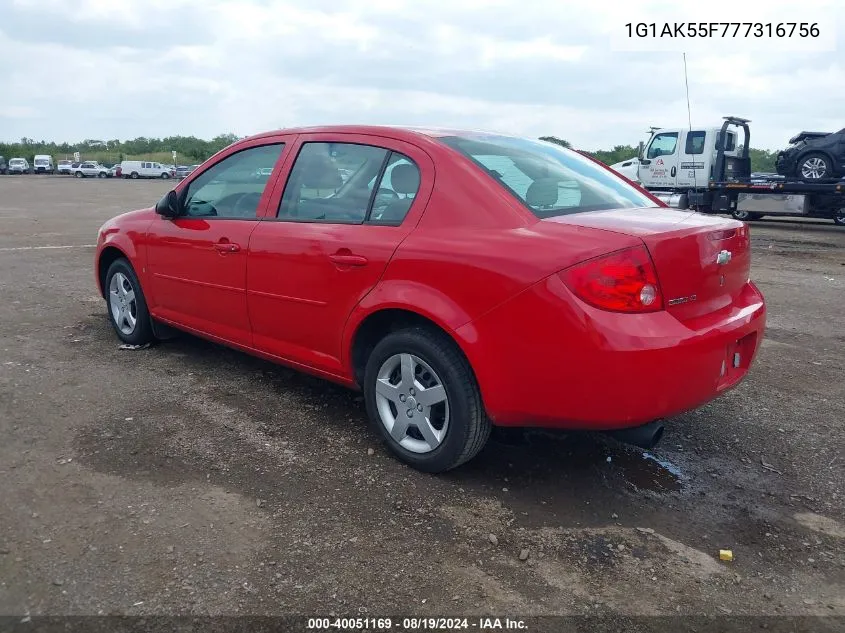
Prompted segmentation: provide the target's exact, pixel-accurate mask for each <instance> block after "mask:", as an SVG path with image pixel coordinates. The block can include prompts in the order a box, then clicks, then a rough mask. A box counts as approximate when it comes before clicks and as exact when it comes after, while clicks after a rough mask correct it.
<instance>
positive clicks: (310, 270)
mask: <svg viewBox="0 0 845 633" xmlns="http://www.w3.org/2000/svg"><path fill="white" fill-rule="evenodd" d="M749 269H750V239H749V234H748V229H747V226H746V225H745V224H743V223H741V222H737V221H735V220H732V219H727V218H721V217H716V216H712V215H703V214H699V213H694V212H691V211H682V210H677V209H672V208H669V207H666V206H665V205H664V204H662V203H661V202H659V201H657V200H656V199H654V198H653V197H651V196H650V195H649V194H648V193H646V192H645V191H643V190H642V189H639V188H637V187H636V186H634V185H632V184H630V183H629V182H628V181H626V180H624V179H622V178H621V177H619V176H617V175H616V174H615V173H613V172H612V171H610V170H609V169H607V168H605V167H604V166H602V165H600V164H597V163H595V162H594V161H591V160H590V159H589V158H587V157H584V156H582V155H580V154H578V153H577V152H573V151H569V150H567V149H564V148H562V147H559V146H557V145H553V144H549V143H545V142H542V141H534V140H529V139H523V138H514V137H509V136H501V135H495V134H487V133H475V132H463V131H454V130H417V129H403V128H388V127H360V126H347V127H341V126H338V127H321V128H308V129H292V130H282V131H278V132H272V133H267V134H261V135H257V136H253V137H250V138H247V139H244V140H241V141H239V142H237V143H235V144H234V145H232V146H230V147H227V148H226V149H224V150H223V151H221V152H219V153H218V154H217V155H215V156H214V157H213V158H211V159H210V160H208V161H207V162H206V163H205V164H203V165H201V166H200V167H199V168H198V169H197V170H196V171H194V172H193V173H192V174H191V175H190V176H189V177H188V178H186V179H185V180H183V181H182V182H181V183H180V184H179V185H177V186H176V188H175V189H174V190H173V191H171V192H169V193H168V194H167V195H166V196H165V197H164V198H162V200H161V201H159V202H158V204H157V205H156V206H155V207H154V208H149V209H142V210H139V211H132V212H130V213H126V214H124V215H121V216H118V217H116V218H114V219H112V220H110V221H108V222H106V223H105V224H104V225H103V227H102V228H101V229H100V232H99V236H98V240H97V254H96V263H95V271H96V279H97V283H98V284H99V288H100V291H101V293H102V295H103V297H104V298H105V299H106V300H107V303H108V310H109V316H110V319H111V323H112V325H113V326H114V329H115V331H116V333H117V336H118V337H119V338H120V339H121V340H122V341H124V342H126V343H130V344H142V343H147V342H150V341H152V340H154V339H155V338H164V337H165V336H166V335H167V332H168V331H172V329H174V328H175V329H177V330H182V331H186V332H190V333H193V334H196V335H199V336H202V337H205V338H208V339H211V340H212V341H216V342H219V343H222V344H225V345H229V346H232V347H234V348H237V349H240V350H243V351H245V352H249V353H251V354H255V355H257V356H261V357H263V358H266V359H269V360H272V361H276V362H279V363H284V364H286V365H289V366H292V367H295V368H298V369H301V370H303V371H307V372H311V373H313V374H316V375H319V376H322V377H325V378H327V379H329V380H333V381H336V382H338V383H341V384H343V385H347V386H349V387H353V388H358V389H361V390H362V391H363V392H364V396H365V402H366V407H367V411H368V414H369V417H370V418H371V420H372V422H373V424H374V426H375V428H376V429H377V430H378V432H379V433H380V434H381V436H382V438H383V439H384V441H385V443H386V444H387V446H388V447H390V449H391V450H392V451H393V452H394V453H395V454H396V455H397V456H398V457H399V458H400V459H402V460H403V461H405V462H406V463H408V464H410V465H412V466H414V467H416V468H419V469H421V470H425V471H429V472H442V471H445V470H448V469H450V468H454V467H456V466H458V465H460V464H462V463H464V462H466V461H468V460H469V459H471V458H472V457H473V456H474V455H476V454H477V453H478V451H479V450H481V448H482V447H483V446H484V444H485V442H486V440H487V438H488V436H489V434H490V431H491V427H492V426H493V425H498V426H503V427H507V426H511V427H514V426H521V427H528V426H535V427H555V428H567V429H583V430H601V431H610V432H615V433H616V434H617V435H618V436H619V437H621V438H622V439H624V440H627V441H630V442H632V443H635V444H638V445H640V446H652V445H654V444H655V443H656V442H657V440H658V439H659V438H660V435H661V434H662V431H663V426H662V423H661V422H660V420H662V419H664V418H666V417H668V416H673V415H676V414H679V413H681V412H683V411H687V410H689V409H693V408H695V407H698V406H700V405H702V404H704V403H706V402H708V401H710V400H712V399H714V398H716V397H717V396H719V395H720V394H721V393H723V392H724V391H725V390H726V389H729V388H731V387H733V386H735V385H737V384H738V383H739V382H740V381H741V380H742V379H743V378H744V377H745V376H746V374H747V372H748V370H749V367H750V365H751V363H752V360H753V359H754V357H755V355H756V353H757V350H758V348H759V346H760V344H761V341H762V336H763V331H764V326H765V315H766V309H765V302H764V300H763V296H762V295H761V294H760V292H759V290H758V289H757V288H756V287H755V285H754V284H753V283H752V282H751V280H750V277H749Z"/></svg>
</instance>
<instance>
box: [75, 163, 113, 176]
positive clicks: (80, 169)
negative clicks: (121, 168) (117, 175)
mask: <svg viewBox="0 0 845 633" xmlns="http://www.w3.org/2000/svg"><path fill="white" fill-rule="evenodd" d="M71 171H72V173H73V175H74V176H76V177H77V178H108V175H109V170H108V168H107V167H103V166H102V165H100V164H99V163H92V162H87V163H80V164H79V165H78V166H77V167H73V168H71Z"/></svg>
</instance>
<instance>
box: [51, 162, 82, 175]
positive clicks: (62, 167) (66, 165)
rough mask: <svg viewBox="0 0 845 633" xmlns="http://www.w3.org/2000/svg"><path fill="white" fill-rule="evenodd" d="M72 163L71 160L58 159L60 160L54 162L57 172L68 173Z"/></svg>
mask: <svg viewBox="0 0 845 633" xmlns="http://www.w3.org/2000/svg"><path fill="white" fill-rule="evenodd" d="M73 164H74V163H72V162H71V161H69V160H60V161H59V162H58V163H57V164H56V171H57V172H58V173H60V174H70V173H71V168H72V166H73ZM78 164H79V163H77V165H78Z"/></svg>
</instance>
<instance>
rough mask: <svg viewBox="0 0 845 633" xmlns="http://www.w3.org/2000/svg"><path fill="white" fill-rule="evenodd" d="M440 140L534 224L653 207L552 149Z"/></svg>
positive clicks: (487, 140)
mask: <svg viewBox="0 0 845 633" xmlns="http://www.w3.org/2000/svg"><path fill="white" fill-rule="evenodd" d="M439 140H440V141H441V142H442V143H445V144H446V145H448V146H449V147H451V148H453V149H455V150H457V151H458V152H459V153H461V154H462V155H464V156H465V157H467V158H469V159H470V160H471V161H472V162H474V163H475V164H476V165H477V166H478V167H479V168H480V169H481V170H482V171H484V172H485V173H486V174H487V175H488V176H489V177H490V179H491V180H492V181H493V182H495V183H498V185H499V186H502V187H504V188H505V189H507V190H508V191H509V192H510V193H511V194H512V195H513V196H514V197H515V198H517V200H519V201H520V202H521V203H522V204H524V205H525V206H526V207H528V209H529V210H530V211H531V212H532V213H533V214H534V215H536V216H537V217H539V218H548V217H554V216H558V215H567V214H571V213H579V212H584V211H597V210H601V209H623V208H633V207H656V206H657V204H656V203H655V202H654V201H653V200H651V199H650V198H648V197H647V196H646V195H645V194H643V193H641V192H640V191H639V190H638V189H636V188H635V187H633V186H631V185H629V184H628V183H627V182H625V181H624V180H622V179H621V178H620V177H618V176H616V175H615V174H614V173H612V172H610V171H609V170H607V169H604V168H603V167H601V166H600V165H597V164H596V163H594V162H593V161H591V160H590V159H588V158H586V157H584V156H582V155H580V154H579V153H577V152H574V151H572V150H568V149H566V148H563V147H561V146H559V145H555V144H553V143H546V142H543V141H532V140H529V139H521V138H511V137H504V136H498V135H478V136H476V135H473V136H460V137H459V136H449V137H442V138H440V139H439Z"/></svg>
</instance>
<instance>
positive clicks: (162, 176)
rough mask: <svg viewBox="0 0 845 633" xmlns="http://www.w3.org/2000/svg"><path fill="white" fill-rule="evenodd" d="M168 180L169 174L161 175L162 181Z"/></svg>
mask: <svg viewBox="0 0 845 633" xmlns="http://www.w3.org/2000/svg"><path fill="white" fill-rule="evenodd" d="M168 178H170V174H168V173H167V172H165V173H163V174H162V175H161V179H162V180H167V179H168Z"/></svg>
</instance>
